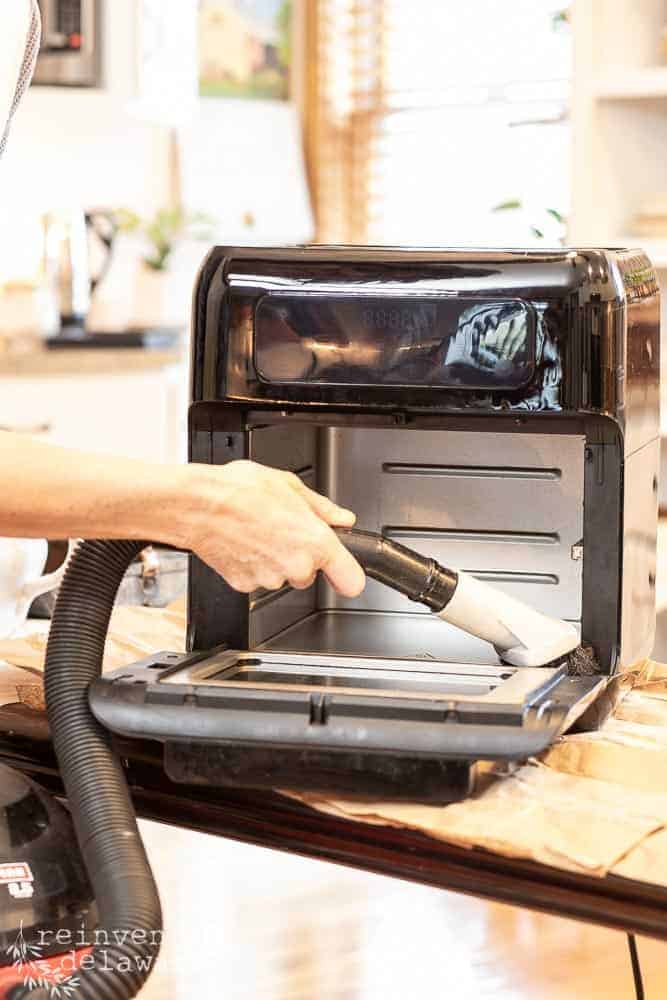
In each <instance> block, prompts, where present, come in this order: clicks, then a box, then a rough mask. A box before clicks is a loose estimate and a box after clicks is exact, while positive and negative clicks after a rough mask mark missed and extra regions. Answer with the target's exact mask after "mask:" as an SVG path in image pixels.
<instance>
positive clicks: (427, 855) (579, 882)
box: [0, 705, 667, 939]
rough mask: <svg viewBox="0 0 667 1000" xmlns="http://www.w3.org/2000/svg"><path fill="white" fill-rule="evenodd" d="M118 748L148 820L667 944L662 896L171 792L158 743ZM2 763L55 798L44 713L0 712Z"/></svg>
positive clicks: (392, 833)
mask: <svg viewBox="0 0 667 1000" xmlns="http://www.w3.org/2000/svg"><path fill="white" fill-rule="evenodd" d="M119 749H120V751H121V754H122V756H123V759H124V761H125V766H126V771H127V776H128V781H129V784H130V787H131V789H132V794H133V798H134V802H135V805H136V808H137V812H138V814H139V815H140V816H142V817H145V818H147V819H153V820H159V821H162V822H166V823H170V824H173V825H176V826H181V827H186V828H189V829H192V830H199V831H202V832H205V833H211V834H217V835H219V836H223V837H230V838H232V839H235V840H241V841H245V842H247V843H252V844H258V845H261V846H263V847H271V848H276V849H278V850H283V851H290V852H293V853H297V854H302V855H305V856H308V857H313V858H319V859H324V860H327V861H333V862H337V863H339V864H344V865H349V866H351V867H354V868H361V869H365V870H367V871H372V872H377V873H380V874H383V875H391V876H393V877H395V878H402V879H407V880H409V881H412V882H419V883H422V884H425V885H431V886H438V887H440V888H442V889H450V890H454V891H456V892H462V893H467V894H469V895H474V896H480V897H483V898H485V899H492V900H497V901H500V902H504V903H511V904H513V905H516V906H523V907H527V908H529V909H533V910H539V911H541V912H544V913H550V914H555V915H557V916H561V917H570V918H574V919H577V920H584V921H587V922H590V923H594V924H599V925H602V926H605V927H610V928H613V929H616V930H623V931H626V932H629V933H636V934H643V935H647V936H649V937H656V938H662V939H667V889H665V888H664V887H661V886H657V885H648V884H646V883H644V882H635V881H630V880H628V879H624V878H619V877H615V876H607V877H606V878H595V877H589V876H585V875H580V874H574V873H568V872H564V871H560V870H557V869H555V868H550V867H548V866H546V865H539V864H536V863H534V862H530V861H523V860H518V859H509V858H506V857H501V856H499V855H494V854H492V853H490V852H486V851H481V850H466V849H463V848H459V847H455V846H451V845H448V844H445V843H442V842H439V841H436V840H433V839H431V838H428V837H426V836H424V835H421V834H418V833H415V832H413V831H410V830H401V829H395V828H391V827H382V826H368V825H366V824H363V823H356V822H352V821H349V820H344V819H340V818H336V817H332V816H328V815H324V814H322V813H320V812H316V811H314V810H312V809H308V808H306V807H305V806H303V805H302V804H300V803H298V802H295V801H293V800H291V799H287V798H285V797H283V796H280V795H276V794H267V793H265V792H254V791H243V790H235V789H234V790H232V789H211V788H196V787H190V786H188V787H185V786H182V785H175V784H173V783H172V782H170V781H169V779H168V778H167V777H166V776H165V774H164V772H163V770H162V764H161V749H162V748H161V746H160V745H159V744H157V743H153V742H149V741H132V742H130V741H123V742H120V743H119ZM0 760H2V762H4V763H6V764H10V765H12V766H14V767H17V768H19V769H20V770H22V771H25V772H26V773H28V774H30V775H31V776H33V777H34V778H35V779H36V780H38V781H39V782H40V783H41V784H43V785H44V786H45V787H48V788H49V789H51V790H52V791H54V792H62V785H61V784H60V780H59V777H58V770H57V767H56V762H55V758H54V755H53V750H52V747H51V743H50V740H49V731H48V724H47V721H46V717H45V715H44V714H43V713H41V712H38V711H34V710H32V709H29V708H27V707H26V706H24V705H6V706H4V707H2V708H0Z"/></svg>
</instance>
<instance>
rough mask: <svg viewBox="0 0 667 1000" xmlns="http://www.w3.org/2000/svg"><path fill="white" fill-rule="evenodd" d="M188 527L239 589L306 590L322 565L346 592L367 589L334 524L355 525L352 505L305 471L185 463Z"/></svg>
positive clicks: (196, 548)
mask: <svg viewBox="0 0 667 1000" xmlns="http://www.w3.org/2000/svg"><path fill="white" fill-rule="evenodd" d="M184 471H186V473H187V485H186V493H187V499H186V503H185V507H186V512H185V516H184V527H183V526H181V528H180V530H179V532H178V533H179V538H178V541H177V542H176V544H179V545H181V546H182V547H184V548H189V549H191V550H192V551H193V552H195V553H196V554H197V555H198V556H199V557H200V558H201V559H203V560H204V561H205V562H206V563H208V565H209V566H211V567H212V568H213V569H214V570H216V571H217V572H218V573H220V574H221V576H223V577H224V578H225V580H226V581H227V583H229V585H230V586H231V587H233V588H234V589H235V590H239V591H241V592H243V593H250V592H251V591H253V590H256V589H257V588H259V587H263V588H265V589H267V590H277V589H278V588H279V587H282V586H283V584H284V583H285V581H287V583H289V584H290V585H291V586H292V587H296V588H297V589H299V590H305V589H306V588H307V587H309V586H310V585H311V584H312V583H313V581H314V579H315V576H316V574H317V571H318V570H322V571H323V572H324V574H325V576H326V577H327V579H328V580H329V582H330V583H331V585H332V587H334V588H335V589H336V590H337V591H338V592H339V593H340V594H342V595H343V596H345V597H356V596H357V595H358V594H360V593H361V591H362V590H363V589H364V585H365V576H364V572H363V570H362V569H361V566H360V565H359V563H358V562H357V561H356V560H355V559H354V558H353V556H352V555H350V553H349V552H348V550H347V549H346V548H345V546H344V545H343V544H342V543H341V542H340V541H339V539H338V538H337V536H336V534H335V533H334V531H333V530H332V527H331V526H335V527H345V528H349V527H352V525H353V524H354V522H355V520H356V518H355V515H354V514H353V513H352V511H349V510H345V509H344V508H342V507H338V506H337V505H336V504H334V503H332V502H331V501H330V500H327V498H326V497H324V496H322V495H321V494H319V493H315V492H314V491H313V490H311V489H309V488H308V487H307V486H306V485H305V484H304V483H303V482H302V481H301V480H300V479H299V477H298V476H296V475H294V474H293V473H291V472H282V471H280V470H277V469H272V468H269V467H268V466H264V465H259V464H257V463H255V462H249V461H236V462H230V463H228V464H227V465H223V466H211V465H189V466H187V467H186V470H184Z"/></svg>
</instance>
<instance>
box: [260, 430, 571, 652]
mask: <svg viewBox="0 0 667 1000" xmlns="http://www.w3.org/2000/svg"><path fill="white" fill-rule="evenodd" d="M250 439H251V440H250V447H251V457H252V458H254V459H255V460H257V461H261V462H265V463H266V464H269V465H273V466H276V467H279V468H286V469H290V470H292V471H295V472H297V473H299V474H300V475H301V476H302V478H303V479H304V481H306V482H307V483H308V484H309V485H314V486H315V487H316V488H317V489H319V490H321V491H322V492H323V493H326V494H327V495H328V496H330V497H331V498H332V499H333V500H335V501H336V502H337V503H339V504H341V505H343V506H346V507H350V508H352V509H353V510H355V511H356V513H357V515H358V521H357V525H358V527H360V528H363V529H366V530H370V531H384V532H385V533H386V534H387V535H389V536H390V537H392V538H395V539H396V540H398V541H400V542H401V543H403V544H405V545H408V546H410V547H412V548H415V549H417V550H418V551H420V552H423V553H425V554H428V555H432V556H434V557H435V558H436V559H438V560H439V561H440V562H441V563H443V564H444V565H450V566H453V567H456V568H459V569H464V570H467V571H468V572H470V573H472V574H473V575H475V576H478V577H481V578H483V579H485V580H486V581H488V582H489V583H491V584H493V585H495V586H497V587H498V588H499V589H501V590H505V591H507V592H508V593H510V594H512V595H513V596H515V597H518V598H519V599H521V600H524V601H526V602H527V603H528V604H530V605H532V606H533V607H535V608H537V609H539V610H541V611H543V612H544V613H546V614H549V615H553V616H555V617H558V618H565V619H568V620H570V621H573V622H575V623H578V622H580V620H581V599H582V598H581V594H582V558H583V550H582V539H583V476H584V437H583V436H582V435H562V434H553V435H550V434H494V433H488V432H468V431H430V430H413V429H405V428H395V429H375V428H369V427H358V428H357V427H346V428H335V427H323V428H314V427H312V426H307V425H303V426H302V428H301V429H300V430H295V428H294V427H289V428H286V427H284V426H280V425H278V426H274V427H261V428H255V429H253V430H252V431H251V434H250ZM250 620H251V646H252V647H253V648H259V649H262V650H267V651H268V650H270V651H276V650H290V651H295V652H300V653H308V652H315V653H343V654H348V655H350V654H355V655H356V656H359V655H366V656H379V657H398V658H406V657H408V658H413V659H417V660H429V659H436V660H445V661H452V662H455V661H456V662H459V663H466V662H469V663H488V664H494V663H498V660H497V657H496V655H495V653H494V651H493V649H491V647H489V646H488V645H487V644H486V643H483V642H480V641H479V640H475V639H472V638H470V637H468V636H465V635H464V634H463V633H461V632H460V631H459V630H457V629H453V628H451V627H449V626H446V625H444V624H443V623H442V622H441V621H440V620H439V619H435V618H433V617H432V616H431V615H429V613H428V610H427V609H426V608H422V607H421V606H420V605H417V604H413V603H411V602H410V601H408V600H407V598H404V597H402V596H401V595H399V594H397V593H396V592H394V591H392V590H390V589H389V588H387V587H383V586H382V585H380V584H378V583H375V582H374V581H371V580H369V582H368V584H367V587H366V589H365V591H364V593H363V594H362V596H361V597H360V598H358V599H356V600H347V599H345V598H341V597H339V596H338V595H337V594H336V593H335V592H334V591H333V589H332V588H331V587H330V586H329V585H328V584H327V583H326V582H325V581H321V582H319V583H318V584H317V585H316V586H313V587H312V588H310V590H309V591H305V592H300V591H292V590H291V589H290V588H288V587H286V588H284V589H283V590H282V591H278V592H276V593H275V594H271V593H257V594H254V595H253V596H252V600H251V611H250Z"/></svg>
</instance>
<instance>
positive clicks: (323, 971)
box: [0, 0, 667, 1000]
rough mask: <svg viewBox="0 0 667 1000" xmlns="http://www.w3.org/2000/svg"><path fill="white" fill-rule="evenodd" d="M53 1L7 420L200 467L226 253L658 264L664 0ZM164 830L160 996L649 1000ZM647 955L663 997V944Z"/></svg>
mask: <svg viewBox="0 0 667 1000" xmlns="http://www.w3.org/2000/svg"><path fill="white" fill-rule="evenodd" d="M41 6H42V13H43V20H44V37H43V46H42V52H41V55H40V59H39V65H38V71H37V77H36V80H35V84H34V85H33V87H32V88H31V90H30V91H29V93H28V95H27V96H26V98H25V101H24V104H23V106H22V108H21V110H20V112H19V114H18V115H17V117H16V120H15V124H14V127H13V131H12V136H11V141H10V143H9V146H8V150H7V154H6V157H5V158H4V159H3V161H2V162H1V163H0V219H1V220H2V224H1V227H0V232H1V233H2V239H0V426H2V427H3V428H5V427H6V428H11V429H14V430H17V431H19V432H22V433H26V434H31V435H35V436H39V437H40V438H42V439H44V440H50V441H54V442H58V443H60V444H64V445H68V446H72V447H82V448H95V449H96V450H98V451H99V450H101V451H107V452H109V453H120V454H126V455H131V456H135V457H140V458H146V459H152V460H157V461H184V460H185V457H186V409H187V395H188V385H187V379H188V374H187V373H188V362H187V355H188V323H189V308H190V295H191V291H192V286H193V282H194V277H195V274H196V270H197V268H198V266H199V264H200V262H201V260H202V258H203V256H204V254H205V253H206V251H207V248H208V247H209V246H210V245H211V244H213V243H216V242H222V243H229V244H233V243H248V244H254V243H266V242H278V243H284V242H287V243H298V242H310V241H319V242H353V243H393V244H396V243H401V244H421V245H444V246H451V245H456V244H463V245H466V244H467V245H473V246H475V245H476V246H507V247H529V246H544V247H549V246H557V245H560V244H563V243H566V242H568V243H571V244H574V245H576V244H602V245H628V244H629V245H632V246H643V247H645V248H646V249H647V250H648V252H649V255H650V256H651V257H652V259H653V262H654V264H655V266H656V268H657V269H658V273H659V276H660V277H661V278H662V275H663V273H664V272H665V271H666V270H667V173H666V172H665V169H664V161H665V155H666V154H667V3H665V0H572V2H571V3H566V2H565V0H466V2H465V3H461V2H460V0H459V2H455V0H113V2H111V0H78V2H77V0H41ZM663 328H667V324H665V323H663ZM119 401H122V405H121V406H119ZM661 504H662V506H664V507H665V511H666V513H667V476H663V487H662V493H661ZM666 576H667V574H664V573H663V574H661V575H660V576H659V579H658V591H659V600H660V604H661V607H667V580H665V577H666ZM663 581H664V582H663ZM663 617H664V616H661V620H660V622H661V623H660V635H659V644H658V647H656V649H657V652H656V655H663V656H664V657H665V658H667V623H666V622H664V621H663ZM663 633H664V635H663ZM661 651H663V652H661ZM145 832H146V836H147V839H148V842H149V846H150V849H151V855H152V857H153V858H154V860H155V863H156V866H157V874H158V878H159V881H160V882H161V883H162V884H163V885H168V886H169V888H168V892H167V896H168V898H167V900H166V902H167V910H168V913H169V914H170V920H171V927H172V928H174V933H173V934H171V935H168V943H167V948H166V952H165V957H164V958H163V959H162V961H161V966H160V970H159V975H156V979H155V980H154V982H153V983H152V984H151V985H149V987H148V988H147V990H146V993H145V995H146V996H147V997H149V996H151V997H152V996H155V997H158V996H166V995H169V996H173V997H188V996H191V995H192V990H193V988H194V986H195V985H196V986H197V987H198V988H199V989H200V991H201V992H200V993H199V994H198V995H200V996H210V997H213V996H218V995H221V994H220V992H219V991H220V989H221V984H222V983H223V982H224V983H225V984H226V989H225V993H224V995H225V996H228V997H236V996H238V997H241V996H243V997H244V998H249V1000H254V998H260V997H261V998H273V1000H286V998H290V1000H301V998H304V1000H306V998H312V997H318V998H320V1000H331V998H334V997H335V998H345V1000H348V998H360V1000H380V998H393V997H401V998H404V997H407V996H420V997H421V996H423V997H430V996H431V995H433V996H435V995H438V996H452V997H457V998H458V997H517V998H523V997H530V998H546V997H549V998H557V997H558V998H565V997H571V996H575V995H577V996H584V995H585V996H586V997H595V996H600V997H605V998H615V997H619V998H620V997H626V996H629V995H630V989H631V984H630V978H629V976H630V974H629V968H628V963H627V961H626V955H625V944H624V941H623V938H622V936H621V935H618V934H613V933H611V932H608V933H607V932H602V931H597V930H592V929H590V928H588V929H583V928H581V927H579V926H577V925H574V924H570V923H568V922H566V921H561V920H556V919H553V918H542V917H536V916H534V915H531V914H527V913H519V912H517V911H513V910H511V909H510V908H506V907H501V906H490V905H487V904H484V903H482V902H479V901H473V900H465V899H462V898H457V897H454V896H452V895H449V894H445V893H440V892H436V891H431V890H428V889H425V888H416V887H408V886H402V885H400V884H398V883H393V882H390V881H388V880H386V879H381V878H379V877H377V878H376V877H373V876H362V875H359V874H355V873H351V872H343V873H341V872H340V871H339V870H338V869H335V868H333V867H332V866H325V865H318V864H316V863H315V862H310V861H305V860H300V859H295V858H291V859H286V858H282V857H281V856H279V855H274V854H272V853H270V852H267V851H260V850H258V849H255V848H250V847H240V846H235V845H231V844H227V843H225V842H224V841H219V840H212V839H209V838H204V837H197V836H195V835H191V834H187V833H184V832H178V833H176V832H168V831H165V830H162V829H161V828H159V827H156V826H151V825H149V824H146V825H145ZM177 857H178V858H179V859H180V861H179V863H178V864H177V865H176V866H175V859H176V858H177ZM184 857H186V858H189V859H190V861H189V862H188V865H187V866H186V867H184V866H183V861H182V859H183V858H184ZM211 871H216V872H217V873H218V877H219V879H220V883H221V886H222V885H227V886H228V892H227V894H226V896H225V902H224V905H222V904H221V903H220V899H219V897H218V896H217V894H214V895H216V898H215V900H214V901H213V902H214V903H215V906H213V905H212V903H211V901H207V900H206V898H205V897H204V896H203V895H202V893H203V885H204V884H205V878H206V877H208V878H209V880H210V872H211ZM204 872H208V873H209V874H208V876H205V875H204ZM239 872H241V873H252V874H242V877H241V875H239ZM209 884H210V882H209ZM220 891H222V890H220ZM220 906H222V909H220ZM169 927H170V925H169V923H168V931H169ZM204 939H205V940H206V942H207V944H206V946H205V947H204V948H201V947H199V946H198V945H197V942H198V941H201V940H204ZM209 942H210V943H209ZM601 949H604V953H605V956H607V957H608V968H607V969H606V972H605V974H604V975H603V976H601V978H600V980H599V984H598V985H595V984H594V985H591V983H590V979H589V970H590V966H591V963H596V962H599V956H600V954H601ZM644 960H645V963H646V969H645V971H646V976H647V980H648V983H649V995H655V996H658V995H662V994H661V992H660V987H661V985H662V990H663V993H664V991H665V988H666V987H667V981H665V980H664V979H661V977H663V976H664V973H663V972H661V968H662V967H663V966H664V951H662V950H661V946H659V945H656V944H650V943H645V948H644ZM546 969H549V970H550V972H549V975H548V976H547V975H546V973H545V970H546ZM230 981H231V983H232V986H231V987H230ZM582 984H585V985H582ZM651 985H652V986H653V988H654V992H653V993H651V991H650V988H651ZM598 986H599V992H595V991H596V990H597V989H598Z"/></svg>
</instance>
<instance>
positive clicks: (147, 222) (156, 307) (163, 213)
mask: <svg viewBox="0 0 667 1000" xmlns="http://www.w3.org/2000/svg"><path fill="white" fill-rule="evenodd" d="M116 219H117V222H118V227H119V230H120V231H121V232H123V233H128V234H133V235H135V236H138V237H140V238H141V240H142V242H143V245H144V251H143V253H142V255H141V261H140V264H139V269H138V272H137V282H136V290H135V306H134V322H135V324H136V325H137V326H164V325H174V324H178V323H181V322H183V321H184V320H185V316H186V315H187V312H185V313H184V312H183V307H182V305H181V304H180V303H178V302H176V304H175V305H174V303H175V299H178V296H175V295H174V292H175V291H177V285H178V282H177V281H176V280H175V278H174V277H173V276H172V273H171V271H170V268H171V265H172V263H173V256H174V251H175V250H176V249H177V248H178V247H179V246H180V244H182V243H184V242H185V241H186V240H201V241H206V240H209V239H211V237H212V231H213V224H212V220H211V219H209V218H208V217H207V216H204V215H201V214H188V213H187V212H185V211H184V210H183V209H182V208H169V209H167V208H163V209H160V210H159V211H158V212H156V213H155V215H153V216H150V217H148V218H142V217H141V216H140V215H138V214H137V213H136V212H132V211H130V210H129V209H120V210H119V211H118V212H117V213H116ZM186 310H187V307H186Z"/></svg>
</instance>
